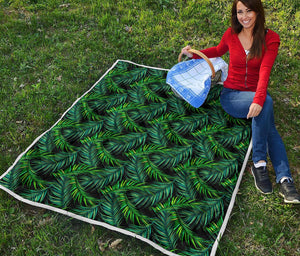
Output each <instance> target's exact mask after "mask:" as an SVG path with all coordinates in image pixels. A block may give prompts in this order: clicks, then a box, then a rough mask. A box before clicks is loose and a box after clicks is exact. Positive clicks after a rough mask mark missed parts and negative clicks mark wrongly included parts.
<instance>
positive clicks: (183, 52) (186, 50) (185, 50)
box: [181, 45, 193, 58]
mask: <svg viewBox="0 0 300 256" xmlns="http://www.w3.org/2000/svg"><path fill="white" fill-rule="evenodd" d="M190 49H192V48H191V46H189V45H187V46H186V47H183V48H182V50H181V53H182V54H184V55H186V56H188V57H189V58H192V57H193V54H192V53H190V52H189V50H190Z"/></svg>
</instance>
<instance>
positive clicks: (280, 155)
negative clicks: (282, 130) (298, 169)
mask: <svg viewBox="0 0 300 256" xmlns="http://www.w3.org/2000/svg"><path fill="white" fill-rule="evenodd" d="M254 95H255V92H249V91H237V90H232V89H228V88H223V90H222V92H221V98H220V101H221V105H222V107H223V109H224V110H225V111H226V112H227V113H228V114H229V115H231V116H233V117H236V118H246V117H247V114H248V111H249V107H250V105H251V103H252V101H253V98H254ZM252 145H253V148H252V160H253V162H254V163H257V162H258V161H260V160H264V161H266V162H267V153H268V154H269V157H270V159H271V162H272V164H273V168H274V170H275V174H276V182H277V183H279V181H280V179H281V178H283V177H289V178H292V176H291V173H290V168H289V163H288V158H287V154H286V150H285V147H284V144H283V142H282V139H281V137H280V135H279V133H278V132H277V130H276V127H275V123H274V112H273V100H272V98H271V96H270V95H269V94H267V97H266V101H265V103H264V106H263V109H262V111H261V112H260V114H259V115H258V116H257V117H254V118H252Z"/></svg>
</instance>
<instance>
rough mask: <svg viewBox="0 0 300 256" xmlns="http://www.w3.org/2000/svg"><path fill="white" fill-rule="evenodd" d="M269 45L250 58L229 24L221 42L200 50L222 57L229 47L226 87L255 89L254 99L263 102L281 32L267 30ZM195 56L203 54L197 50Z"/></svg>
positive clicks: (243, 89)
mask: <svg viewBox="0 0 300 256" xmlns="http://www.w3.org/2000/svg"><path fill="white" fill-rule="evenodd" d="M265 40H266V49H265V47H263V52H262V57H261V58H252V59H250V60H247V55H246V53H245V50H244V48H243V46H242V44H241V42H240V40H239V38H238V34H236V33H234V32H233V30H232V29H231V28H228V29H227V30H226V32H225V33H224V35H223V36H222V39H221V41H220V43H219V44H218V46H215V47H211V48H207V49H205V50H201V52H203V53H204V54H205V55H206V56H207V57H208V58H214V57H221V56H222V55H224V54H225V53H226V52H227V51H229V68H228V77H227V79H226V81H224V87H226V88H230V89H235V90H239V91H253V92H255V96H254V99H253V103H257V104H259V105H260V106H263V104H264V102H265V99H266V95H267V87H268V83H269V77H270V73H271V69H272V66H273V64H274V61H275V59H276V56H277V53H278V47H279V44H280V38H279V35H278V34H276V33H275V32H274V31H272V30H268V32H267V33H266V37H265ZM193 58H195V59H197V58H200V57H199V56H198V55H196V54H194V55H193Z"/></svg>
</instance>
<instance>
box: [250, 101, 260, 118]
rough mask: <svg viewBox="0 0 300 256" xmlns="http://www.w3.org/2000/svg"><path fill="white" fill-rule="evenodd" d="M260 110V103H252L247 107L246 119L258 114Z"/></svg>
mask: <svg viewBox="0 0 300 256" xmlns="http://www.w3.org/2000/svg"><path fill="white" fill-rule="evenodd" d="M261 110H262V106H261V105H259V104H257V103H252V104H251V105H250V108H249V112H248V115H247V119H249V118H250V117H256V116H258V115H259V114H260V112H261Z"/></svg>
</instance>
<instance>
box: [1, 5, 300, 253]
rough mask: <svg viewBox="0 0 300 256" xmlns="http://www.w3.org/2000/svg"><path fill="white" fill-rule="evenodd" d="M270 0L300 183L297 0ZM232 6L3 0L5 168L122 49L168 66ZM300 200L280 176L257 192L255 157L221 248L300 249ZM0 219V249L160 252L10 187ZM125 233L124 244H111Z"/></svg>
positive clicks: (205, 39) (204, 40)
mask: <svg viewBox="0 0 300 256" xmlns="http://www.w3.org/2000/svg"><path fill="white" fill-rule="evenodd" d="M263 2H264V5H265V7H266V12H267V15H268V16H267V23H268V25H269V28H271V29H273V30H275V31H276V32H278V33H279V34H280V36H281V41H282V43H281V48H280V53H279V56H278V58H277V61H276V64H275V66H274V69H273V72H272V75H271V83H270V92H271V94H272V96H273V98H274V101H275V111H276V112H275V118H276V120H277V127H278V130H279V132H280V134H281V135H282V138H283V140H284V142H285V144H286V149H287V153H288V157H289V160H290V165H291V169H292V174H293V176H294V178H295V181H296V184H297V188H298V190H299V191H300V157H299V156H300V145H299V142H300V135H299V134H300V133H299V125H300V107H299V106H300V96H299V95H300V87H299V59H300V54H299V32H300V26H299V25H300V11H299V1H294V0H286V1H279V0H265V1H263ZM230 8H231V1H228V0H215V1H208V0H196V1H195V0H194V1H192V0H185V1H183V0H182V1H179V0H157V1H156V0H135V1H132V0H123V1H116V0H74V1H69V2H66V1H62V0H40V1H37V0H27V1H26V0H15V1H6V0H0V175H1V174H2V173H4V172H5V171H6V170H7V168H8V167H9V166H10V165H12V164H13V162H14V160H15V159H16V157H17V156H18V155H19V154H20V153H21V152H22V151H24V150H25V149H26V148H27V147H28V146H29V145H30V144H31V142H32V141H33V140H34V139H35V138H36V137H37V136H38V135H39V134H41V133H42V132H44V131H45V130H46V129H49V128H50V127H51V126H52V125H53V124H54V123H55V122H56V120H57V119H58V118H59V117H60V115H61V114H62V113H63V112H64V111H65V110H66V109H67V108H68V107H69V106H70V105H71V104H72V102H74V101H75V99H77V97H79V96H80V95H82V94H83V93H84V92H85V91H86V90H87V89H88V88H90V86H92V85H93V84H94V83H95V82H96V81H97V80H98V78H99V77H100V76H101V75H102V74H103V73H104V72H105V71H106V70H107V69H108V68H109V67H110V66H111V65H112V64H113V63H114V62H115V61H116V60H117V59H127V60H131V61H134V62H137V63H140V64H145V65H150V66H155V67H163V68H170V67H172V66H173V65H174V64H176V60H177V56H178V53H179V51H180V49H181V48H182V47H183V46H184V45H186V44H188V43H189V44H192V45H193V46H194V47H195V48H197V49H201V48H205V47H208V46H213V45H216V44H217V43H218V42H219V40H220V38H221V36H222V34H223V32H224V31H225V29H226V28H227V26H228V25H229V13H230ZM225 59H226V60H227V59H228V56H225ZM249 164H250V163H249ZM270 169H272V167H271V166H270ZM271 177H272V179H273V181H274V178H275V177H274V175H273V174H272V175H271ZM274 185H275V183H274ZM299 210H300V208H299V206H292V205H286V204H283V202H282V199H281V198H279V196H278V186H276V185H275V193H273V194H272V195H270V196H263V195H261V194H259V193H258V192H257V191H256V190H255V188H254V185H253V180H252V177H251V175H250V173H249V167H248V168H247V171H246V173H245V175H244V177H243V182H242V184H241V189H240V193H239V195H238V197H237V201H236V204H235V207H234V209H233V213H232V217H231V219H230V222H229V225H228V228H227V231H226V232H225V234H224V237H223V239H222V241H221V243H220V247H219V249H218V255H265V256H269V255H270V256H271V255H273V256H275V255H282V256H283V255H284V256H287V255H290V256H296V255H300V228H299V227H300V218H299V217H300V216H299ZM0 229H1V232H0V254H1V255H121V256H125V255H131V256H133V255H141V256H146V255H147V256H150V255H153V256H156V255H161V253H160V252H158V251H156V250H154V249H153V248H151V247H150V246H148V245H145V244H144V243H142V242H140V241H137V240H135V239H133V238H127V237H125V236H123V235H120V234H118V233H114V232H111V231H108V230H105V229H103V228H100V227H95V226H92V225H89V224H86V223H82V222H79V221H76V220H74V219H70V218H68V217H65V216H61V215H59V214H55V213H52V212H48V211H46V210H41V209H37V208H33V207H29V206H27V205H25V204H23V203H20V202H18V201H17V200H15V199H13V198H12V197H10V196H9V195H8V194H6V193H5V192H3V191H0ZM119 238H121V239H122V242H121V243H120V244H119V245H118V248H117V249H118V250H117V251H115V250H114V249H113V248H109V245H110V243H111V242H112V241H115V240H116V239H119ZM100 249H102V250H104V249H105V251H104V252H101V250H100Z"/></svg>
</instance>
